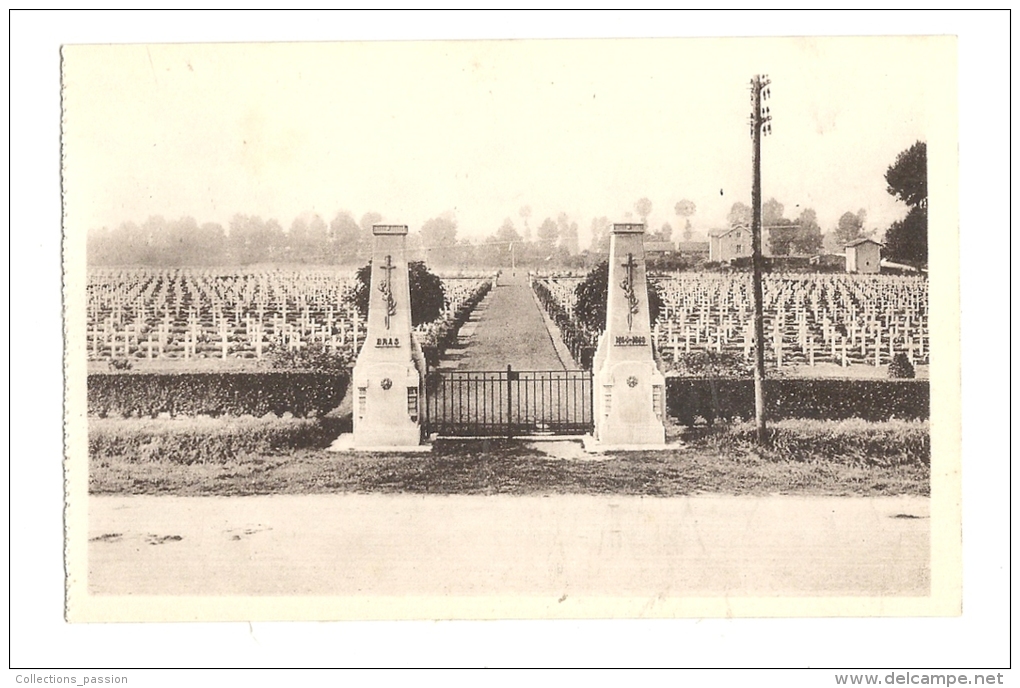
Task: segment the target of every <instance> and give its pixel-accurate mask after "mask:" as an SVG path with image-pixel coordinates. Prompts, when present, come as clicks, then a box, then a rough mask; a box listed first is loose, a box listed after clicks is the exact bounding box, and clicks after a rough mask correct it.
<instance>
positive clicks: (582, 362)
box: [531, 280, 598, 370]
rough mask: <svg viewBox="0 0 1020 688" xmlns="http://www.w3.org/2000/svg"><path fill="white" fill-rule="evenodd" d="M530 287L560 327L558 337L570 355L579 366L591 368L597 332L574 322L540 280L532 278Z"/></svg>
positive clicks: (596, 342)
mask: <svg viewBox="0 0 1020 688" xmlns="http://www.w3.org/2000/svg"><path fill="white" fill-rule="evenodd" d="M531 287H532V289H534V290H535V295H536V296H538V301H539V303H541V304H542V307H543V308H545V312H546V313H548V314H549V317H550V318H552V321H553V322H554V323H556V327H558V328H559V329H560V339H562V340H563V344H564V345H565V346H566V347H567V350H568V351H569V352H570V355H571V356H572V357H573V359H574V360H575V361H576V362H577V364H578V365H579V366H581V367H582V368H584V369H585V370H591V365H592V360H593V359H594V358H595V349H596V347H597V346H598V333H597V332H594V333H593V332H589V331H588V330H587V329H586V328H585V327H584V325H582V324H579V323H577V322H575V320H574V318H572V317H571V316H570V313H568V312H567V309H566V308H564V307H563V305H562V304H561V303H560V302H559V301H558V300H557V299H556V297H555V296H553V294H552V292H551V291H549V287H547V286H545V285H544V284H543V283H542V282H541V281H539V280H534V281H533V282H532V283H531Z"/></svg>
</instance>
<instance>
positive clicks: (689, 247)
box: [676, 241, 709, 262]
mask: <svg viewBox="0 0 1020 688" xmlns="http://www.w3.org/2000/svg"><path fill="white" fill-rule="evenodd" d="M676 248H677V252H678V253H679V254H680V256H681V257H682V258H687V259H689V260H691V261H699V262H700V261H705V260H708V254H709V247H708V242H707V241H681V242H680V243H679V244H678V245H677V247H676Z"/></svg>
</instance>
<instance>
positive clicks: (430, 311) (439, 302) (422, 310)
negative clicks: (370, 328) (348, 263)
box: [354, 261, 446, 327]
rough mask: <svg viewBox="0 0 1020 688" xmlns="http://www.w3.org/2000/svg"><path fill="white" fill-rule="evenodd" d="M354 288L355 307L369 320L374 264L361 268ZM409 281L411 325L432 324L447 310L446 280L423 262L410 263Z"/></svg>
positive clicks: (408, 268) (408, 266)
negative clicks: (369, 297) (444, 288)
mask: <svg viewBox="0 0 1020 688" xmlns="http://www.w3.org/2000/svg"><path fill="white" fill-rule="evenodd" d="M357 277H358V280H357V285H355V287H354V304H355V306H357V308H358V312H359V313H361V317H362V318H367V317H368V300H369V299H368V295H369V293H370V292H369V288H370V286H371V282H372V263H369V264H368V265H365V266H363V267H361V268H359V269H358V273H357ZM407 282H408V287H409V288H410V290H411V326H412V327H417V326H418V325H423V324H425V323H429V322H432V321H433V320H435V319H436V318H438V317H439V316H440V315H442V313H443V308H445V307H446V293H445V292H444V291H443V281H442V280H441V279H440V278H439V277H438V276H436V275H434V274H433V273H432V272H430V271H429V269H428V268H427V267H425V263H424V262H422V261H412V262H410V263H408V264H407Z"/></svg>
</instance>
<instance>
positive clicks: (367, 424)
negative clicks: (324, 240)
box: [352, 225, 425, 449]
mask: <svg viewBox="0 0 1020 688" xmlns="http://www.w3.org/2000/svg"><path fill="white" fill-rule="evenodd" d="M372 234H373V235H374V238H373V246H372V280H371V286H370V290H369V291H370V294H369V299H368V334H367V336H366V338H365V343H364V344H363V345H362V347H361V352H360V353H359V354H358V359H357V361H356V362H355V364H354V379H353V386H354V388H353V402H354V403H353V414H354V437H353V442H352V446H353V447H354V448H356V449H357V448H401V447H403V448H407V447H413V446H417V445H420V444H421V440H422V429H421V420H422V413H423V411H424V408H425V396H424V392H425V390H424V380H425V359H424V356H422V352H421V347H420V346H419V345H418V343H417V342H416V341H415V339H414V335H413V334H412V331H411V290H410V286H409V282H408V272H407V257H406V252H405V248H406V247H405V244H406V239H407V226H406V225H374V226H373V227H372Z"/></svg>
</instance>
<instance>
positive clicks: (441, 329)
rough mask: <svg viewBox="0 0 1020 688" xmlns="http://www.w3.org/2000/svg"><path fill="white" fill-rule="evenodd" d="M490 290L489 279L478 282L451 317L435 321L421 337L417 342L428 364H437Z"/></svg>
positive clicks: (432, 365)
mask: <svg viewBox="0 0 1020 688" xmlns="http://www.w3.org/2000/svg"><path fill="white" fill-rule="evenodd" d="M491 290H492V281H491V280H487V281H485V282H483V283H482V284H480V285H479V286H478V288H477V289H476V290H475V291H474V293H472V294H471V296H469V297H468V298H466V299H465V300H464V302H463V303H461V304H460V306H458V307H457V310H456V311H455V312H454V313H453V316H452V317H450V318H449V319H447V320H444V321H442V322H439V321H437V322H436V327H435V329H434V330H433V331H432V332H431V333H430V334H429V335H426V336H425V337H423V338H421V340H420V341H419V344H420V345H421V349H422V355H423V356H424V357H425V361H426V362H427V363H428V364H429V366H431V367H435V366H437V365H439V359H440V358H441V357H442V355H443V353H444V352H445V351H446V350H447V349H448V348H449V347H450V346H452V345H453V344H454V343H456V341H457V334H458V333H459V332H460V328H461V327H462V326H463V325H464V323H466V322H467V321H468V318H470V317H471V313H472V312H473V311H474V310H475V308H477V307H478V304H479V303H481V301H482V299H484V298H485V295H486V294H488V293H489V291H491Z"/></svg>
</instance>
